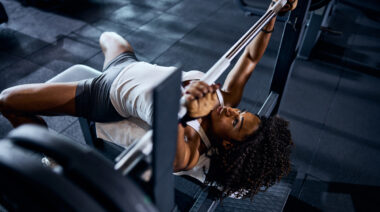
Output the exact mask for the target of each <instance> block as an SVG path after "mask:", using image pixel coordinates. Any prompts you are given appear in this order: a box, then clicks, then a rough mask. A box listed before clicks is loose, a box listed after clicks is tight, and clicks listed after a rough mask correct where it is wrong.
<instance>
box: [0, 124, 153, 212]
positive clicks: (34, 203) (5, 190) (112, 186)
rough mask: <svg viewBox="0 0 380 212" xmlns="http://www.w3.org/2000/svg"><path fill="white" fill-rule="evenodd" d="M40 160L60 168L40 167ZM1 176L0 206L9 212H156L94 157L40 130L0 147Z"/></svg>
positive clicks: (24, 129) (18, 134)
mask: <svg viewBox="0 0 380 212" xmlns="http://www.w3.org/2000/svg"><path fill="white" fill-rule="evenodd" d="M40 154H44V155H47V156H49V157H50V158H52V159H54V160H55V161H56V162H57V163H58V164H59V167H57V168H55V169H54V170H52V169H50V168H48V167H43V166H42V163H41V159H40V158H41V157H40ZM0 170H1V175H0V185H1V186H0V194H1V195H0V204H1V205H2V206H3V207H5V208H6V209H7V210H9V211H142V212H143V211H157V210H156V209H155V207H154V206H153V204H152V203H151V202H150V201H149V198H148V197H147V195H146V194H144V193H143V192H142V191H141V189H140V188H138V187H137V186H136V184H135V183H133V181H131V180H130V179H129V178H126V177H124V176H122V175H121V174H119V173H118V172H115V171H114V170H113V167H112V163H111V162H110V161H108V160H106V159H105V158H103V157H102V156H101V155H100V154H99V153H97V152H95V151H93V150H91V149H90V148H89V147H87V146H82V145H80V144H78V143H75V142H73V141H71V140H70V139H67V138H65V137H63V136H60V135H58V134H54V133H52V132H49V131H47V130H46V129H44V128H42V127H39V126H35V125H24V126H21V127H19V128H17V129H15V130H13V131H11V133H10V134H9V135H8V137H7V138H6V139H5V140H3V141H1V142H0Z"/></svg>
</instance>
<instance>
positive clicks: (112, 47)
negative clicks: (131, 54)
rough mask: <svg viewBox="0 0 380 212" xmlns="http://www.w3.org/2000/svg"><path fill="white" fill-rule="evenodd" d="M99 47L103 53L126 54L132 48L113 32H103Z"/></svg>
mask: <svg viewBox="0 0 380 212" xmlns="http://www.w3.org/2000/svg"><path fill="white" fill-rule="evenodd" d="M99 43H100V46H101V48H102V50H103V52H107V51H116V52H126V51H133V48H132V46H131V45H130V44H129V43H128V41H127V40H125V39H124V38H123V37H121V36H120V35H119V34H117V33H115V32H103V33H102V34H101V35H100V38H99Z"/></svg>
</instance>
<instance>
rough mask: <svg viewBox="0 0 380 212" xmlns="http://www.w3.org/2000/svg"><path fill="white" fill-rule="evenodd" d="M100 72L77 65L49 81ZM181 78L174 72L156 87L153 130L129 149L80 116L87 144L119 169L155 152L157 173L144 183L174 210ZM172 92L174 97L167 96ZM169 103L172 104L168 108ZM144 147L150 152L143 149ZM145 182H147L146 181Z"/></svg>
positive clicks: (157, 200)
mask: <svg viewBox="0 0 380 212" xmlns="http://www.w3.org/2000/svg"><path fill="white" fill-rule="evenodd" d="M177 70H178V69H177ZM100 74H101V72H99V71H97V70H95V69H92V68H90V67H88V66H84V65H75V66H72V67H70V68H69V69H67V70H66V71H64V72H62V73H60V74H59V75H57V76H56V77H54V78H52V79H51V80H49V81H47V83H52V82H71V81H79V80H83V79H89V78H94V77H96V76H98V75H100ZM180 79H181V72H180V71H174V72H173V73H172V74H171V75H170V76H168V77H167V78H166V79H165V80H164V81H163V82H161V83H160V84H159V85H158V86H157V87H156V88H155V89H154V90H153V132H148V133H147V134H146V135H145V136H144V137H143V138H142V139H141V142H140V141H136V142H135V143H133V144H132V145H131V146H129V147H128V148H127V149H125V148H123V147H121V146H118V145H116V144H114V143H111V142H108V141H104V140H101V139H97V138H96V136H95V133H94V123H90V122H89V121H88V120H86V119H83V118H79V122H80V125H81V128H82V131H83V134H84V136H85V141H86V143H87V144H89V145H90V146H93V147H96V149H98V150H99V151H100V152H101V153H103V154H104V155H105V156H106V157H108V158H109V159H110V160H111V161H112V162H116V165H115V168H116V169H117V170H119V171H120V172H122V173H124V174H128V173H130V172H131V171H132V169H133V168H134V167H138V164H139V163H140V162H141V163H144V159H146V158H147V156H150V155H151V158H150V159H147V160H149V161H148V163H151V164H152V165H151V169H152V173H153V175H152V179H151V182H149V183H148V184H149V185H144V186H145V187H146V191H147V192H148V193H149V194H150V195H151V196H152V199H153V201H154V202H155V203H156V204H157V208H158V209H159V210H160V211H169V210H172V209H173V208H174V205H175V204H174V186H173V185H174V176H173V175H172V169H173V167H172V166H173V160H174V155H175V148H176V143H175V142H172V141H176V140H177V116H176V110H178V108H179V101H178V100H179V97H180V94H181V91H180V84H179V83H178V82H180ZM168 95H169V96H170V97H171V98H166V97H167V96H168ZM167 105H170V106H171V107H167ZM176 105H177V106H176ZM173 112H174V113H173ZM152 141H154V142H152ZM152 147H153V148H152ZM143 149H146V151H142V150H143ZM157 161H160V162H159V163H158V162H157ZM134 174H135V175H138V174H140V173H134ZM138 178H139V177H135V178H134V179H135V180H139V179H138ZM141 183H142V184H145V183H144V182H143V181H141ZM163 194H164V195H163Z"/></svg>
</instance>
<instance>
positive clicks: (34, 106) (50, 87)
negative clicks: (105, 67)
mask: <svg viewBox="0 0 380 212" xmlns="http://www.w3.org/2000/svg"><path fill="white" fill-rule="evenodd" d="M76 88H77V82H70V83H39V84H26V85H18V86H15V87H11V88H8V89H6V90H4V91H2V92H1V94H0V113H2V114H3V116H4V117H6V118H7V119H8V120H9V121H10V122H11V123H12V125H13V126H14V127H17V126H19V125H21V124H26V123H35V124H40V125H45V126H46V123H45V121H44V120H43V119H42V118H41V117H39V116H38V115H46V116H52V115H71V116H75V93H76Z"/></svg>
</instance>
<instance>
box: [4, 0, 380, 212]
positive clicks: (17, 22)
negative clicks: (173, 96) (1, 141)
mask: <svg viewBox="0 0 380 212" xmlns="http://www.w3.org/2000/svg"><path fill="white" fill-rule="evenodd" d="M257 1H258V0H257ZM0 2H1V3H3V4H4V6H5V9H6V10H7V12H8V15H9V22H8V23H7V24H2V25H0V91H1V90H3V89H5V88H7V87H10V86H14V85H18V84H23V83H38V82H44V81H46V80H48V79H50V78H52V77H53V76H55V75H57V74H58V73H60V72H62V71H63V70H65V69H66V68H68V67H70V66H72V65H74V64H78V63H81V64H86V65H89V66H92V67H94V68H96V69H101V67H102V63H103V59H104V58H103V55H102V53H101V50H100V48H99V46H98V38H99V35H100V34H101V33H102V32H104V31H116V32H118V33H119V34H121V35H122V36H124V37H126V38H127V40H128V41H129V42H130V43H131V44H132V45H133V47H134V48H135V50H136V52H137V56H138V57H139V58H140V59H141V60H145V61H148V62H153V63H157V64H160V65H175V64H182V66H183V67H184V70H193V69H197V70H201V71H206V70H207V69H208V68H209V67H210V66H211V65H212V64H213V63H214V62H215V61H216V60H217V59H218V58H219V57H220V56H221V55H222V54H223V53H224V52H225V51H226V50H227V49H228V48H229V47H230V45H232V44H233V42H234V41H236V40H237V39H238V38H239V37H240V36H241V35H242V33H243V32H245V30H247V29H248V27H249V26H250V25H251V24H252V23H253V22H254V21H256V20H257V19H258V17H257V16H253V17H247V16H245V14H244V13H243V12H242V11H241V10H239V8H237V6H236V5H235V3H234V2H233V1H229V0H207V1H206V0H157V1H150V0H90V1H73V2H76V3H75V4H67V3H66V4H65V3H62V2H64V1H56V2H58V3H56V4H54V5H51V4H48V3H46V1H39V2H42V3H41V4H39V5H29V6H24V5H22V4H21V3H20V2H25V1H15V0H0ZM30 2H33V1H30ZM37 2H38V1H37ZM44 2H45V3H44ZM78 2H82V3H80V4H79V3H78ZM85 2H86V3H85ZM259 4H262V3H261V1H260V2H259ZM363 5H364V6H363ZM363 5H362V7H358V6H357V2H355V1H349V0H346V1H340V3H338V4H337V6H336V8H335V10H334V14H333V15H332V18H331V21H330V26H329V27H331V28H333V29H335V30H338V31H342V32H343V34H342V35H341V37H339V36H338V37H336V35H334V36H332V35H329V34H324V35H322V37H321V40H320V42H318V44H317V46H316V49H315V51H314V52H313V58H312V59H310V60H297V61H296V62H295V64H294V71H293V74H292V76H291V78H290V81H289V84H288V87H287V90H286V93H285V96H284V98H283V102H282V105H281V108H280V115H281V116H283V117H285V118H287V119H288V120H289V121H290V126H291V130H292V135H293V139H294V142H295V145H296V146H295V148H294V151H293V155H292V161H293V163H294V164H295V166H296V167H297V170H298V176H297V180H296V184H295V186H294V189H293V192H292V196H291V197H290V200H289V203H288V205H287V207H286V210H288V211H310V210H322V211H371V210H374V209H375V208H376V207H377V209H378V208H380V207H379V205H378V201H376V199H378V197H379V196H380V169H379V164H380V139H379V138H380V130H379V127H378V122H379V121H380V104H379V103H380V92H379V91H380V79H379V75H378V73H379V71H380V70H379V52H380V47H379V43H380V42H379V37H378V35H379V30H380V24H379V19H378V18H376V16H375V17H374V15H373V14H374V11H377V9H376V7H374V5H376V6H378V3H376V1H368V5H369V6H368V5H367V6H366V5H365V3H363ZM363 8H364V9H363ZM352 23H354V24H352ZM283 27H284V24H283V23H279V22H278V23H277V24H276V30H275V32H274V34H273V37H272V41H271V43H270V45H269V48H268V50H267V52H266V53H265V56H264V58H263V59H262V61H261V63H260V64H259V66H258V67H257V70H255V72H254V74H253V76H252V77H251V79H250V80H249V82H248V85H247V87H246V90H245V93H244V97H243V101H242V103H241V105H240V106H241V107H242V108H245V109H247V110H249V111H252V112H257V110H258V109H259V108H260V106H261V104H262V103H263V102H264V100H265V98H266V96H267V94H268V89H269V84H270V79H271V76H272V69H273V66H274V60H275V58H276V53H277V49H278V46H279V43H280V39H281V33H282V29H283ZM224 77H225V76H224ZM220 81H222V79H221V80H220ZM46 120H47V122H48V124H49V127H50V128H51V129H53V130H55V131H57V132H59V133H62V134H64V135H66V136H68V137H70V138H72V139H74V140H76V141H78V142H84V139H83V135H82V133H81V131H80V130H79V123H78V121H77V120H76V119H75V118H71V117H46ZM11 129H12V128H11V125H10V124H9V123H8V122H7V121H6V119H5V118H4V117H2V116H1V115H0V137H4V136H5V135H6V134H7V133H8V132H9V131H10V130H11Z"/></svg>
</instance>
